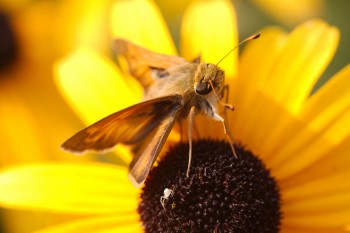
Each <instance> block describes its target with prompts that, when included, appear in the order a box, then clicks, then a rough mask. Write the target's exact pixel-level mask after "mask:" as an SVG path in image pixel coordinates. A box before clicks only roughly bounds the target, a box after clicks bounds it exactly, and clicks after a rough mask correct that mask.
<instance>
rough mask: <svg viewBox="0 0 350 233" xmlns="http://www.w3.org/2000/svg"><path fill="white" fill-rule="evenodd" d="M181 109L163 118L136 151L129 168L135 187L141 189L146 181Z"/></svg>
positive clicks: (174, 110)
mask: <svg viewBox="0 0 350 233" xmlns="http://www.w3.org/2000/svg"><path fill="white" fill-rule="evenodd" d="M179 113H180V111H179V109H173V110H172V111H171V112H170V113H169V114H168V115H167V116H166V117H165V118H163V119H162V120H161V121H160V122H159V124H158V126H157V128H155V129H154V130H153V131H152V132H151V133H150V134H149V135H148V136H147V138H145V139H144V140H143V141H142V142H141V143H140V144H139V145H137V147H136V150H135V157H134V158H133V160H132V162H131V163H130V166H129V178H130V180H131V181H132V183H133V184H134V186H136V187H139V186H140V185H142V184H143V182H144V181H145V180H146V178H147V176H148V173H149V171H150V170H151V168H152V166H153V164H154V162H155V160H156V159H157V157H158V155H159V153H160V151H161V149H162V147H163V145H164V143H165V141H166V139H167V138H168V136H169V133H170V132H171V129H172V128H173V126H174V123H175V121H176V119H177V118H178V115H179Z"/></svg>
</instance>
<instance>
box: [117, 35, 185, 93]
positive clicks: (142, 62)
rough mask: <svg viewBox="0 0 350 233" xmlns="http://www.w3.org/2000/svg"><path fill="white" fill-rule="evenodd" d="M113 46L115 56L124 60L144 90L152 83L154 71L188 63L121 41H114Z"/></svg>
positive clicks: (178, 58) (181, 59)
mask: <svg viewBox="0 0 350 233" xmlns="http://www.w3.org/2000/svg"><path fill="white" fill-rule="evenodd" d="M114 46H115V49H116V52H117V54H118V55H119V56H122V57H124V58H125V59H126V62H127V64H128V68H129V72H130V74H131V75H132V76H134V77H135V78H136V79H138V81H139V82H140V83H141V84H142V86H143V87H144V88H145V90H147V89H148V87H149V86H150V85H152V83H153V82H154V79H153V77H152V71H153V70H154V69H160V70H165V69H168V68H170V67H172V66H178V65H183V64H187V63H188V61H186V60H185V59H183V58H181V57H177V56H170V55H164V54H159V53H155V52H152V51H150V50H148V49H145V48H142V47H140V46H137V45H135V44H133V43H131V42H129V41H126V40H123V39H116V40H115V44H114Z"/></svg>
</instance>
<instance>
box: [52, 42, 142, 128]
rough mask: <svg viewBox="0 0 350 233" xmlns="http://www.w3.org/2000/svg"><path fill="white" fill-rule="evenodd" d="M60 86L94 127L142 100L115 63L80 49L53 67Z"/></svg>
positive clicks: (71, 103)
mask: <svg viewBox="0 0 350 233" xmlns="http://www.w3.org/2000/svg"><path fill="white" fill-rule="evenodd" d="M54 75H55V80H56V83H57V86H58V88H59V90H60V91H61V93H62V94H63V96H64V97H65V98H66V100H67V102H68V103H69V104H70V105H71V106H72V108H73V110H75V111H76V113H77V114H78V115H79V116H80V117H81V119H83V120H84V121H85V123H87V124H91V123H93V122H95V121H97V120H99V119H101V118H102V117H105V116H107V115H109V114H111V113H113V112H115V111H117V110H120V109H122V108H125V107H127V106H129V105H131V104H133V103H135V102H137V101H138V100H139V99H140V96H141V92H140V91H138V90H132V89H131V88H130V87H129V86H128V84H127V83H126V82H125V81H124V79H123V75H122V74H121V73H120V71H119V70H118V69H117V68H116V66H115V65H114V64H113V62H112V61H110V60H109V59H108V58H106V57H104V56H102V55H101V54H99V53H97V52H96V51H94V50H92V49H90V48H88V47H81V48H78V49H77V50H76V51H74V52H73V53H72V54H71V55H69V56H68V57H66V58H64V59H62V60H61V61H59V62H57V63H56V64H55V67H54Z"/></svg>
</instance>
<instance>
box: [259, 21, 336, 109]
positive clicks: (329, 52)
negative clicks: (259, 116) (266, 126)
mask: <svg viewBox="0 0 350 233" xmlns="http://www.w3.org/2000/svg"><path fill="white" fill-rule="evenodd" d="M338 39H339V33H338V30H337V29H335V28H333V27H330V26H329V25H327V24H326V23H324V22H323V21H320V20H313V21H308V22H306V23H304V24H302V25H300V26H299V27H297V28H296V29H295V30H294V31H293V32H292V33H291V34H290V35H289V37H288V41H287V43H286V45H285V47H284V48H283V50H282V51H281V53H280V55H279V59H278V60H277V62H276V63H275V64H274V66H273V69H271V71H270V72H269V76H270V78H269V79H267V80H266V83H265V84H264V85H263V88H264V91H265V92H266V94H269V95H270V96H271V97H272V98H273V99H275V100H276V101H277V102H279V103H283V104H284V105H285V106H286V108H287V109H288V110H289V111H291V112H293V113H297V112H298V111H299V110H300V108H301V107H302V106H303V104H304V101H305V100H306V99H307V98H308V96H309V95H310V93H311V90H312V88H313V87H314V84H315V82H316V81H317V79H318V78H319V76H320V75H321V74H322V72H323V71H324V69H325V67H326V65H327V64H328V63H329V61H330V59H331V58H332V56H333V54H334V52H335V49H336V47H337V44H338Z"/></svg>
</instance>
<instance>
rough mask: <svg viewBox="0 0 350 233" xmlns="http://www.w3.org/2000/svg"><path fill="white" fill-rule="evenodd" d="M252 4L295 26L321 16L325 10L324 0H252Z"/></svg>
mask: <svg viewBox="0 0 350 233" xmlns="http://www.w3.org/2000/svg"><path fill="white" fill-rule="evenodd" d="M252 2H253V3H255V4H256V5H257V6H258V7H260V8H261V9H262V10H264V11H266V13H268V14H269V15H271V16H272V17H274V18H276V19H277V20H280V21H281V22H283V23H286V24H295V23H299V22H302V21H304V20H306V19H310V18H312V17H315V16H320V15H321V14H322V13H323V11H324V9H325V4H324V1H322V0H284V1H278V0H277V1H276V0H252Z"/></svg>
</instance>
